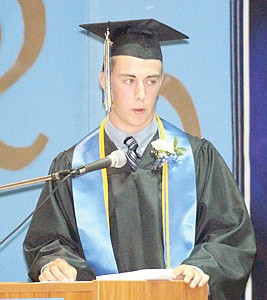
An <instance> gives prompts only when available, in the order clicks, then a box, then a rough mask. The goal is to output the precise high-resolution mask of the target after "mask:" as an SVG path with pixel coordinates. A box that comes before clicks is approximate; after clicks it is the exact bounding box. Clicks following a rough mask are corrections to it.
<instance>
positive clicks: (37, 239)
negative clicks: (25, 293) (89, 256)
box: [23, 149, 95, 281]
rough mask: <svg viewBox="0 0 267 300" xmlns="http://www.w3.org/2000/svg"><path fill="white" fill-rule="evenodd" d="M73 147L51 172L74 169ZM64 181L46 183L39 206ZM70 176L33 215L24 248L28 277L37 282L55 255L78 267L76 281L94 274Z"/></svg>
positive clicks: (57, 160)
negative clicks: (79, 225)
mask: <svg viewBox="0 0 267 300" xmlns="http://www.w3.org/2000/svg"><path fill="white" fill-rule="evenodd" d="M72 153H73V149H70V150H68V151H66V152H63V153H61V154H59V155H58V156H57V157H56V158H55V159H54V161H53V162H52V164H51V167H50V172H49V173H50V174H51V173H55V172H57V171H59V170H66V169H70V168H71V163H70V161H71V158H72ZM60 182H61V181H56V182H55V181H53V182H52V181H49V182H47V183H46V184H45V186H44V188H43V190H42V193H41V195H40V198H39V201H38V204H37V207H38V206H39V205H40V204H42V203H43V202H44V201H45V200H46V198H47V197H48V195H49V194H50V193H51V192H52V190H53V189H54V188H55V187H56V186H57V185H59V184H60ZM72 199H73V197H72V188H71V179H68V180H67V182H65V183H63V184H62V186H61V187H60V188H59V190H58V191H57V192H56V193H55V194H53V195H52V196H51V197H50V198H49V200H48V201H47V202H46V203H45V204H44V205H43V207H42V208H41V209H40V210H39V211H37V212H36V213H35V214H34V215H33V218H32V221H31V224H30V226H29V229H28V232H27V234H26V237H25V240H24V244H23V248H24V253H25V258H26V261H27V264H28V268H29V277H30V278H31V279H32V280H33V281H38V276H39V274H40V270H41V268H42V267H43V266H44V265H46V264H47V263H49V262H50V261H52V260H54V259H56V258H63V259H65V260H66V261H67V262H68V263H69V264H70V265H72V266H73V267H74V268H76V269H77V280H92V279H94V278H95V274H94V272H93V270H92V269H91V268H90V266H89V265H88V264H87V262H86V261H85V259H84V253H83V250H82V247H81V244H80V240H79V235H78V232H77V226H76V222H75V214H74V207H73V200H72Z"/></svg>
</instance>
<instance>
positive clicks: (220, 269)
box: [183, 137, 256, 300]
mask: <svg viewBox="0 0 267 300" xmlns="http://www.w3.org/2000/svg"><path fill="white" fill-rule="evenodd" d="M190 142H191V144H192V148H193V152H194V158H195V166H196V179H197V198H198V209H197V224H196V238H195V247H194V249H193V251H192V253H191V255H190V256H189V257H188V258H187V259H186V260H185V261H184V262H183V263H185V264H190V265H194V266H197V267H199V268H201V269H202V270H203V271H204V272H205V273H206V274H208V275H209V276H210V281H209V289H210V298H209V299H212V300H214V299H218V300H224V299H225V300H226V299H227V300H229V299H241V296H242V293H243V292H244V290H245V286H246V282H247V279H248V276H249V274H250V271H251V268H252V265H253V261H254V255H255V252H256V246H255V238H254V232H253V228H252V224H251V221H250V217H249V215H248V212H247V209H246V206H245V203H244V200H243V198H242V196H241V193H240V191H239V189H238V187H237V185H236V183H235V180H234V178H233V176H232V174H231V172H230V171H229V169H228V167H227V165H226V164H225V162H224V160H223V159H222V157H221V156H220V154H219V153H218V151H217V150H216V149H215V148H214V146H213V145H212V144H211V143H210V142H208V141H207V140H205V139H203V140H201V141H199V140H198V139H196V138H192V137H191V138H190Z"/></svg>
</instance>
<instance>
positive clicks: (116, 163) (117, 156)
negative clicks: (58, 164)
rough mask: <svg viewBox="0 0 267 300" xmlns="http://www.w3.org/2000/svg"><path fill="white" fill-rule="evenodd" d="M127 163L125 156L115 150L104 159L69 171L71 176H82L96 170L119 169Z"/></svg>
mask: <svg viewBox="0 0 267 300" xmlns="http://www.w3.org/2000/svg"><path fill="white" fill-rule="evenodd" d="M126 162H127V159H126V156H125V154H124V152H123V151H121V150H115V151H113V152H112V153H110V154H109V155H108V156H106V157H105V158H102V159H99V160H97V161H94V162H92V163H89V164H86V165H84V166H80V167H77V168H75V169H74V170H72V171H71V173H72V176H73V177H75V176H79V175H84V174H86V173H88V172H93V171H96V170H101V169H104V168H112V167H114V168H121V167H123V166H124V165H125V164H126Z"/></svg>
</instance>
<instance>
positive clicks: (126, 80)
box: [124, 78, 134, 84]
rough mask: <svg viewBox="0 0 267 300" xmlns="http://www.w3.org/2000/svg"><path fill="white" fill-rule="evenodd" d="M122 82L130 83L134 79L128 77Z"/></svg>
mask: <svg viewBox="0 0 267 300" xmlns="http://www.w3.org/2000/svg"><path fill="white" fill-rule="evenodd" d="M124 82H125V83H126V84H132V83H133V82H134V80H133V79H132V78H129V79H125V80H124Z"/></svg>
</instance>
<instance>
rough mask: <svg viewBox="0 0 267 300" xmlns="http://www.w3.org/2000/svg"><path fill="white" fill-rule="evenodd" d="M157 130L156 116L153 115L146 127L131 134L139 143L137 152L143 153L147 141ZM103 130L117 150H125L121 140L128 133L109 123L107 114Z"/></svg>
mask: <svg viewBox="0 0 267 300" xmlns="http://www.w3.org/2000/svg"><path fill="white" fill-rule="evenodd" d="M157 130H158V123H157V120H156V118H155V117H154V118H153V120H152V122H151V123H150V124H149V125H148V126H147V127H145V128H144V129H142V130H140V131H138V132H137V133H135V134H133V135H131V136H133V137H134V138H135V139H136V141H137V143H138V145H139V146H138V148H137V153H138V154H140V155H142V154H143V152H144V151H145V149H146V147H147V145H148V143H149V142H150V140H151V139H152V137H153V136H154V135H155V134H156V132H157ZM105 132H106V134H107V135H108V137H109V138H110V139H111V140H112V142H113V143H114V144H115V146H116V147H117V148H118V149H119V150H122V151H124V152H126V151H127V146H126V145H125V144H124V143H123V141H124V140H125V138H126V137H128V136H129V135H128V134H126V133H125V132H123V131H121V130H119V129H118V128H116V127H115V126H114V125H113V124H112V123H111V121H110V120H109V117H108V116H107V121H106V123H105Z"/></svg>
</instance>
